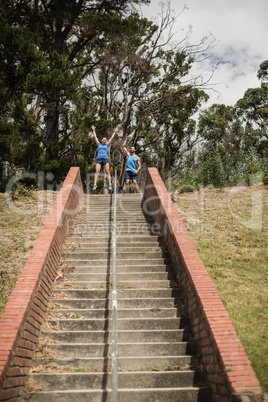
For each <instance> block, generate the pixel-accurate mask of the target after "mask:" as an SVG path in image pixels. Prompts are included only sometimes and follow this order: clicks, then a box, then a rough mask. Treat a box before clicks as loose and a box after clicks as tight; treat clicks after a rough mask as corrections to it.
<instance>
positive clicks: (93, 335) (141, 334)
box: [43, 329, 191, 343]
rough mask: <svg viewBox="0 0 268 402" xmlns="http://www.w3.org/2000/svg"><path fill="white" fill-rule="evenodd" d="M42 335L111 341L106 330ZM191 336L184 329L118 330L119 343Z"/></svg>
mask: <svg viewBox="0 0 268 402" xmlns="http://www.w3.org/2000/svg"><path fill="white" fill-rule="evenodd" d="M43 335H44V337H50V338H53V340H55V341H57V342H62V343H87V342H89V343H93V342H94V343H103V342H108V343H111V341H112V332H108V331H44V332H43ZM190 337H191V334H190V332H189V331H186V330H184V329H169V330H168V329H166V330H164V331H163V330H162V331H161V330H154V331H152V330H147V331H118V333H117V341H118V342H119V343H128V342H129V343H133V342H143V343H144V342H170V343H171V342H182V341H187V340H189V339H190Z"/></svg>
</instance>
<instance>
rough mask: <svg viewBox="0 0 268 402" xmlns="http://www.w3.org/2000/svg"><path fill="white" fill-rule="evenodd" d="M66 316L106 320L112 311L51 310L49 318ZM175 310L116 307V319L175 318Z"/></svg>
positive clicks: (171, 308) (172, 308)
mask: <svg viewBox="0 0 268 402" xmlns="http://www.w3.org/2000/svg"><path fill="white" fill-rule="evenodd" d="M66 316H75V317H80V318H107V317H112V309H78V308H76V309H68V310H66V309H56V310H51V311H50V313H49V317H50V318H52V319H57V318H65V317H66ZM177 316H178V314H177V310H176V309H175V308H174V307H170V308H163V307H162V308H127V309H123V308H120V307H118V310H117V317H118V318H128V317H131V318H152V317H154V318H159V317H177Z"/></svg>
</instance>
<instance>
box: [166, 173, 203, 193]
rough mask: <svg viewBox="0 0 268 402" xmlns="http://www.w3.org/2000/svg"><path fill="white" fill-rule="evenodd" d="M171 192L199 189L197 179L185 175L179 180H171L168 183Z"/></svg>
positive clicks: (187, 191) (186, 191)
mask: <svg viewBox="0 0 268 402" xmlns="http://www.w3.org/2000/svg"><path fill="white" fill-rule="evenodd" d="M170 190H171V192H177V193H179V194H181V193H191V192H194V191H196V190H199V183H198V180H197V179H196V178H195V177H193V176H185V177H183V178H182V179H180V180H179V181H172V182H171V183H170Z"/></svg>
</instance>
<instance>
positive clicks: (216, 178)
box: [198, 152, 226, 188]
mask: <svg viewBox="0 0 268 402" xmlns="http://www.w3.org/2000/svg"><path fill="white" fill-rule="evenodd" d="M198 178H199V182H200V183H202V185H203V186H204V187H207V186H209V185H210V184H212V185H213V186H214V187H216V188H223V187H224V185H225V183H226V181H225V173H224V168H223V164H222V160H221V157H220V154H219V153H218V152H215V153H214V154H213V155H211V156H210V157H208V158H207V159H206V160H205V161H204V162H203V163H202V165H201V170H200V172H199V175H198Z"/></svg>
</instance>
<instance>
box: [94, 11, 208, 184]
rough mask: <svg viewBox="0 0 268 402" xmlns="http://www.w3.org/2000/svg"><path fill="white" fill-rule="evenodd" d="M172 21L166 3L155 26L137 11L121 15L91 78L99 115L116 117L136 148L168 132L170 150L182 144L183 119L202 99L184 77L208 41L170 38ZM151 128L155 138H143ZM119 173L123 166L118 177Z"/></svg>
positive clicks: (200, 92) (195, 87)
mask: <svg viewBox="0 0 268 402" xmlns="http://www.w3.org/2000/svg"><path fill="white" fill-rule="evenodd" d="M174 22H175V19H174V18H173V17H172V15H171V12H170V8H169V7H168V8H166V9H164V8H163V10H162V15H161V19H160V23H159V25H156V24H153V23H152V22H151V21H148V20H146V19H140V17H139V16H138V15H132V16H130V17H129V18H127V19H124V20H123V21H122V22H121V24H122V26H120V29H119V30H117V31H112V32H111V36H110V41H109V44H108V46H106V47H105V49H104V55H103V57H102V62H101V63H100V73H99V76H98V79H96V77H93V78H94V86H95V87H96V97H98V98H99V101H98V104H99V107H100V109H99V114H100V116H102V117H103V118H106V119H110V118H113V119H114V120H117V121H120V122H121V123H122V131H123V138H125V136H127V135H129V134H131V135H132V142H133V143H134V145H135V144H139V145H140V146H141V145H142V144H145V143H146V142H151V141H154V142H155V141H156V139H157V138H160V137H165V136H166V142H169V140H168V130H169V131H172V133H173V134H172V135H171V141H173V137H174V138H175V137H176V140H174V141H173V142H174V144H173V151H174V152H175V149H176V147H179V148H181V146H182V142H183V140H182V139H181V138H180V139H179V137H181V136H182V133H184V135H185V133H186V132H187V130H188V131H189V127H190V126H191V124H189V123H188V120H187V119H189V117H190V116H191V115H192V114H193V113H194V112H195V111H196V110H197V107H198V105H200V103H201V100H203V101H204V100H205V99H206V95H205V94H204V92H203V91H201V90H198V89H197V87H198V84H197V82H196V77H195V78H194V79H189V75H188V74H189V71H190V69H191V67H192V64H193V63H194V61H195V59H196V58H197V57H198V55H199V53H201V51H203V52H204V51H205V49H207V48H208V47H209V45H210V43H209V40H208V39H207V38H205V39H204V40H203V41H202V42H201V43H200V44H199V45H198V46H196V47H194V48H193V47H188V46H187V44H186V38H184V40H182V41H181V42H178V41H177V42H175V41H174V38H173V36H172V29H173V24H174ZM122 33H123V36H122ZM164 38H166V39H164ZM179 111H180V112H179ZM160 116H161V117H160ZM164 120H165V122H164ZM178 121H179V123H178ZM176 122H177V124H175V123H176ZM187 124H188V129H187ZM156 126H157V127H158V128H157V130H155V128H156ZM172 126H174V127H173V129H171V127H172ZM179 126H180V128H178V127H179ZM175 127H176V128H175ZM191 127H192V126H191ZM176 130H177V134H175V132H176ZM153 132H154V133H155V138H154V139H151V138H150V140H149V141H147V140H146V137H147V136H148V135H149V136H150V135H151V134H152V133H153ZM172 136H173V137H172ZM165 149H166V150H167V148H165ZM173 151H172V149H170V150H169V151H168V154H169V159H170V163H166V167H165V169H167V168H168V167H169V166H170V165H172V163H173V162H172V156H171V155H172V152H173ZM174 157H175V153H174ZM173 159H174V158H173ZM165 160H166V162H167V161H168V158H165ZM123 166H124V165H123ZM122 174H123V168H122V170H121V175H120V178H121V181H122V178H123V176H122Z"/></svg>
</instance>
